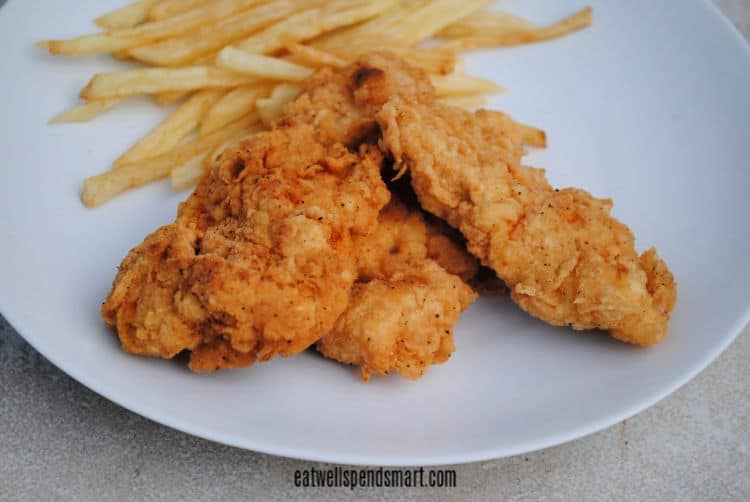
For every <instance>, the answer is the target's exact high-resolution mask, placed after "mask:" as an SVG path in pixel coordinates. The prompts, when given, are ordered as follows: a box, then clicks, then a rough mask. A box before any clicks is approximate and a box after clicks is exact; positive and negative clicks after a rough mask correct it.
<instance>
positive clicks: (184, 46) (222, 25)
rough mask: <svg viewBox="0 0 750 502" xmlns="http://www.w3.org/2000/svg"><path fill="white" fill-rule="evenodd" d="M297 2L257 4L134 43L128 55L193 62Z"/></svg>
mask: <svg viewBox="0 0 750 502" xmlns="http://www.w3.org/2000/svg"><path fill="white" fill-rule="evenodd" d="M320 1H321V0H318V3H320ZM301 5H302V4H301V2H296V1H292V0H277V1H274V2H271V3H268V4H264V5H259V6H257V7H254V8H251V9H249V10H245V11H241V12H239V13H237V14H234V15H232V16H229V17H227V18H224V19H222V20H221V21H219V22H218V23H216V24H212V25H207V26H204V27H202V28H201V29H199V30H198V31H195V32H192V33H188V34H186V35H183V36H180V37H177V38H169V39H167V40H164V41H161V42H157V43H155V44H149V45H144V46H141V47H136V48H134V49H131V50H130V55H131V56H132V57H133V58H135V59H137V60H139V61H143V62H145V63H149V64H152V65H161V66H179V65H184V64H188V63H193V62H194V61H195V60H196V59H197V58H199V57H201V56H204V55H207V54H212V53H215V52H217V51H219V50H220V49H222V48H223V47H225V46H226V45H227V44H230V43H232V42H234V41H235V40H239V39H241V38H244V37H247V36H248V35H250V34H251V33H253V32H255V31H257V30H260V29H262V28H265V27H266V26H268V25H270V24H271V23H273V22H276V21H278V20H280V19H283V18H284V17H286V16H288V15H290V14H293V13H294V12H296V11H298V10H300V9H301Z"/></svg>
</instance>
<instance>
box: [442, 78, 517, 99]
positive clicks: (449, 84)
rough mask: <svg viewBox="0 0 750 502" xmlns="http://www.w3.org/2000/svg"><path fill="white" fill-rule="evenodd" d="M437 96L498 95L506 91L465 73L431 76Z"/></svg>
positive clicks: (490, 82) (489, 81)
mask: <svg viewBox="0 0 750 502" xmlns="http://www.w3.org/2000/svg"><path fill="white" fill-rule="evenodd" d="M430 80H431V81H432V85H433V86H434V87H435V94H436V95H437V96H438V97H446V96H467V95H472V94H497V93H499V92H503V91H504V90H505V89H504V88H503V87H502V86H500V85H498V84H496V83H495V82H493V81H492V80H487V79H486V78H481V77H472V76H470V75H465V74H463V73H451V74H448V75H432V76H430Z"/></svg>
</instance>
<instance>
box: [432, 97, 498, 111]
mask: <svg viewBox="0 0 750 502" xmlns="http://www.w3.org/2000/svg"><path fill="white" fill-rule="evenodd" d="M438 101H439V102H440V103H442V104H444V105H448V106H455V107H457V108H463V109H464V110H469V111H472V110H476V109H478V108H482V107H483V106H484V105H485V103H486V102H487V99H486V98H485V97H484V96H481V95H478V96H446V97H443V98H439V99H438Z"/></svg>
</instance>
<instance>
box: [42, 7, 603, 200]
mask: <svg viewBox="0 0 750 502" xmlns="http://www.w3.org/2000/svg"><path fill="white" fill-rule="evenodd" d="M488 3H489V0H137V1H135V2H132V3H131V4H129V5H126V6H125V7H123V8H121V9H118V10H116V11H114V12H111V13H109V14H106V15H104V16H102V17H100V18H98V19H96V24H97V25H98V26H100V27H101V28H103V29H104V30H105V31H103V32H99V33H94V34H91V35H85V36H81V37H77V38H73V39H70V40H48V41H43V42H39V43H38V46H39V47H41V48H43V49H46V50H48V51H49V52H51V53H52V54H60V55H66V56H89V55H98V54H111V55H112V56H113V57H115V58H117V59H120V60H133V61H136V62H140V63H142V64H143V67H140V68H136V69H130V70H123V71H115V72H111V73H100V74H96V75H94V77H93V78H92V79H91V81H90V82H89V83H88V85H86V87H85V88H84V89H83V90H82V91H81V94H80V97H81V99H83V101H84V102H83V103H82V104H81V105H79V106H77V107H76V108H74V109H72V110H69V111H66V112H64V113H62V114H60V115H58V116H57V117H55V118H54V119H52V122H54V123H61V122H86V121H89V120H92V119H93V118H95V117H96V116H98V115H100V114H101V113H104V112H105V111H107V110H109V109H111V108H113V107H115V106H117V105H119V104H120V103H122V102H124V101H126V100H127V99H128V98H130V97H133V96H137V95H144V94H147V95H151V96H153V98H154V101H155V102H156V103H158V104H159V105H169V104H172V103H179V105H178V106H177V107H176V109H175V110H174V111H173V112H172V113H171V114H170V115H169V116H168V117H167V118H166V119H165V120H164V121H163V122H161V123H160V124H158V125H157V126H156V127H155V128H154V129H153V130H152V131H151V132H150V133H149V134H147V135H146V136H145V137H144V138H143V139H141V140H140V141H139V142H137V143H136V144H135V145H133V146H132V147H131V148H130V149H128V150H127V151H126V152H124V153H123V154H122V155H121V156H120V157H119V158H117V159H116V160H115V161H114V164H113V166H112V168H111V169H110V170H109V171H107V172H105V173H103V174H100V175H98V176H93V177H91V178H88V179H86V180H85V181H84V188H83V192H82V194H81V200H82V202H83V203H84V204H85V205H87V206H89V207H96V206H99V205H100V204H103V203H104V202H106V201H108V200H109V199H111V198H112V197H114V196H116V195H117V194H119V193H121V192H123V191H125V190H127V189H130V188H134V187H137V186H141V185H144V184H146V183H150V182H152V181H155V180H159V179H162V178H167V177H169V178H170V179H171V183H172V186H173V187H174V188H175V189H176V190H184V189H187V188H190V187H191V186H193V185H194V184H195V183H196V181H197V180H198V179H199V178H200V177H201V175H202V173H203V172H204V170H205V169H206V168H207V166H208V165H210V164H211V163H212V162H213V161H214V160H215V159H216V158H217V156H218V155H220V153H221V152H222V151H223V150H224V149H226V148H228V147H231V146H232V145H235V144H237V143H238V142H240V141H242V139H244V138H246V137H247V136H249V135H251V134H253V133H255V132H257V131H260V130H263V129H267V128H268V127H270V126H271V125H272V124H273V122H274V121H275V120H276V119H278V117H279V116H280V115H281V113H282V110H283V108H284V106H285V105H286V104H287V103H288V102H289V101H291V100H293V99H294V98H295V97H296V96H297V94H298V93H299V87H298V83H299V81H301V80H304V79H305V78H307V77H308V76H309V75H310V74H311V73H312V72H313V71H315V69H316V68H320V67H323V66H331V67H342V66H345V65H347V64H350V63H351V62H352V61H354V60H356V59H357V58H358V57H359V56H360V55H361V54H363V53H365V52H369V51H372V50H381V51H389V52H392V53H394V54H396V55H398V56H400V57H402V58H403V59H405V60H406V61H408V62H410V63H411V64H413V65H415V66H419V67H421V68H423V69H425V70H426V71H428V72H429V73H430V75H431V78H432V82H433V84H434V86H435V89H436V93H437V95H438V96H439V98H440V99H441V100H442V101H444V102H445V103H450V104H452V105H456V106H461V107H465V108H478V107H481V106H482V105H483V103H484V102H485V97H486V96H487V95H489V94H493V93H497V92H500V91H502V88H501V87H500V86H499V85H497V84H496V83H494V82H492V81H488V80H486V79H483V78H479V77H475V76H471V75H468V74H466V73H465V72H464V70H463V66H462V64H461V62H460V60H459V59H458V54H459V53H460V52H461V51H464V50H469V49H477V48H489V47H506V46H513V45H519V44H527V43H533V42H539V41H544V40H551V39H554V38H559V37H562V36H564V35H567V34H569V33H572V32H574V31H577V30H580V29H583V28H585V27H587V26H589V25H590V24H591V22H592V11H591V9H590V8H585V9H583V10H581V11H579V12H577V13H575V14H573V15H572V16H570V17H568V18H565V19H563V20H561V21H559V22H557V23H554V24H552V25H550V26H544V27H539V26H536V25H535V24H533V23H531V22H530V21H528V20H525V19H522V18H520V17H517V16H514V15H512V14H510V13H508V12H502V11H496V10H488V9H487V4H488ZM428 41H429V43H427V44H426V43H425V42H428ZM526 134H527V135H528V136H529V138H528V139H529V141H530V142H531V143H532V144H539V145H542V144H543V143H544V141H545V139H544V133H543V132H542V131H539V130H537V129H534V128H532V127H527V128H526Z"/></svg>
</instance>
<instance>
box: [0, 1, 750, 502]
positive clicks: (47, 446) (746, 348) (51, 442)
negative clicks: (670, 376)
mask: <svg viewBox="0 0 750 502" xmlns="http://www.w3.org/2000/svg"><path fill="white" fill-rule="evenodd" d="M2 3H3V0H0V5H2ZM716 3H717V4H718V5H719V6H720V7H721V8H722V9H723V10H724V12H725V13H726V14H727V15H728V16H729V17H730V18H731V19H732V20H733V21H734V22H735V23H736V24H737V26H739V27H740V29H741V30H742V31H743V33H744V34H745V35H746V36H749V37H750V0H716ZM749 92H750V90H749ZM749 360H750V329H748V328H746V329H745V331H744V333H743V334H742V335H740V337H739V338H738V339H737V340H736V341H735V342H734V343H733V344H732V346H731V347H729V349H728V350H727V351H726V352H724V354H722V355H721V356H720V357H719V358H718V360H716V361H715V362H714V363H713V364H712V365H711V366H710V367H709V368H708V369H707V370H706V371H704V372H703V373H702V374H701V375H700V376H698V377H697V378H696V379H695V380H693V381H692V382H690V383H689V384H687V385H686V386H685V387H683V388H682V389H680V390H679V391H678V392H676V393H675V394H673V395H672V396H670V397H669V398H667V399H665V400H664V401H662V402H661V403H659V404H658V405H656V406H654V407H652V408H651V409H649V410H647V411H645V412H643V413H641V414H639V415H637V416H636V417H634V418H632V419H630V420H627V421H625V422H622V423H620V424H618V425H616V426H613V427H611V428H609V429H607V430H604V431H602V432H599V433H597V434H594V435H591V436H588V437H586V438H583V439H580V440H578V441H574V442H572V443H568V444H565V445H562V446H558V447H555V448H550V449H547V450H543V451H540V452H536V453H532V454H529V455H525V456H518V457H514V458H509V459H501V460H495V461H490V462H482V463H475V464H469V465H462V466H457V467H455V469H456V471H457V479H458V487H457V488H453V489H411V490H409V489H406V490H395V489H391V490H388V491H387V492H385V493H384V492H383V491H382V490H375V489H372V490H362V489H357V490H356V491H354V492H350V490H349V489H344V488H340V489H304V490H303V489H300V488H295V487H294V485H293V479H294V471H295V470H296V469H304V468H309V467H312V466H316V467H326V466H320V465H316V464H313V463H310V462H302V461H297V460H289V459H283V458H276V457H271V456H268V455H262V454H258V453H252V452H248V451H242V450H238V449H235V448H231V447H227V446H221V445H218V444H215V443H211V442H208V441H204V440H202V439H197V438H194V437H191V436H188V435H185V434H182V433H180V432H176V431H174V430H171V429H169V428H167V427H163V426H161V425H158V424H156V423H154V422H151V421H149V420H147V419H145V418H141V417H139V416H138V415H135V414H133V413H130V412H129V411H126V410H124V409H123V408H121V407H119V406H117V405H115V404H113V403H111V402H109V401H107V400H106V399H103V398H101V397H99V396H98V395H96V394H94V393H93V392H91V391H89V390H88V389H86V388H84V387H83V386H82V385H80V384H78V383H77V382H75V381H73V380H72V379H70V378H68V377H67V376H66V375H65V374H63V373H62V372H61V371H59V370H58V369H56V368H55V367H53V366H52V365H51V364H50V363H49V362H47V361H46V360H45V359H44V358H43V357H41V356H40V355H39V354H37V353H36V352H35V351H34V349H32V348H31V347H30V346H29V345H27V344H26V343H25V342H24V341H23V340H22V339H21V338H20V337H19V336H18V334H16V333H15V331H14V330H13V328H12V327H10V326H9V325H8V324H7V323H6V322H5V320H4V319H2V318H1V317H0V500H76V501H77V500H118V501H119V500H211V499H221V500H253V499H262V500H289V499H316V498H322V499H325V500H339V499H348V498H351V497H352V496H356V497H357V498H360V499H373V500H377V499H380V498H381V497H383V496H384V495H387V496H388V498H392V499H396V500H401V499H403V500H407V499H412V498H426V499H429V500H438V501H439V500H462V499H478V498H493V499H504V500H513V499H529V500H537V499H554V500H579V499H584V500H600V499H610V500H623V499H626V500H646V499H648V500H659V499H666V500H750V390H748V389H749V387H748V383H750V365H749V364H748V362H747V361H749Z"/></svg>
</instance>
